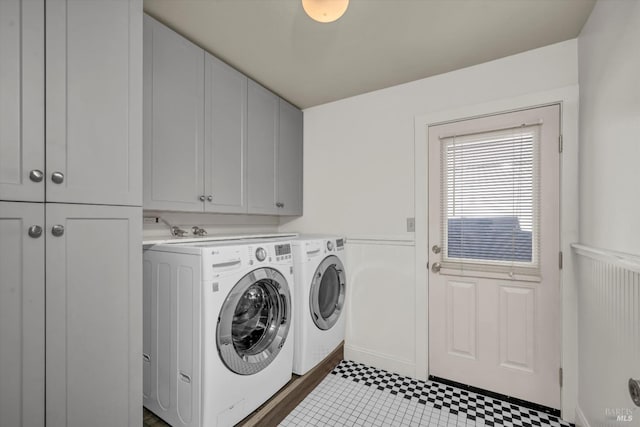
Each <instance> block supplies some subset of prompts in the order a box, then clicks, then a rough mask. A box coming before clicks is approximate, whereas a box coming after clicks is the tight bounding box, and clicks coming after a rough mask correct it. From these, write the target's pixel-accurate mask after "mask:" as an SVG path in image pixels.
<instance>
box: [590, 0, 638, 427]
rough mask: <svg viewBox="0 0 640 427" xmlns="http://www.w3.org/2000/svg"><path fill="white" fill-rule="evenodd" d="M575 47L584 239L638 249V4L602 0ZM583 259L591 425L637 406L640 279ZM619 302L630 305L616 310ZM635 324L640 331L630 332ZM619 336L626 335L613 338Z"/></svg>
mask: <svg viewBox="0 0 640 427" xmlns="http://www.w3.org/2000/svg"><path fill="white" fill-rule="evenodd" d="M578 46H579V74H580V211H581V220H580V236H581V242H582V243H583V244H585V245H589V246H593V247H597V248H602V249H605V250H613V251H618V252H626V253H628V254H635V255H639V254H640V221H639V220H638V213H639V212H640V191H638V183H640V167H639V165H638V161H639V160H640V140H639V139H638V135H640V2H638V1H620V0H618V1H611V0H609V1H602V0H601V1H599V2H598V3H597V4H596V6H595V8H594V9H593V12H592V14H591V16H590V18H589V20H588V21H587V23H586V25H585V26H584V28H583V29H582V32H581V34H580V37H579V38H578ZM585 262H586V261H585ZM585 262H583V263H582V265H583V270H581V274H582V279H583V280H582V281H581V282H580V284H579V293H580V324H579V329H580V335H579V336H580V343H579V356H580V370H579V383H580V387H579V392H578V403H579V407H580V411H581V412H582V416H581V417H583V419H582V420H580V421H581V423H582V424H585V425H587V424H590V425H592V426H597V425H605V424H606V425H614V424H615V425H619V424H620V423H616V422H615V420H611V419H607V415H608V414H606V413H605V410H606V409H607V408H609V409H615V408H626V409H638V408H636V407H635V406H634V405H633V403H632V402H631V399H630V398H629V396H628V393H627V390H626V383H625V381H626V379H628V378H629V377H632V376H633V377H635V378H638V377H640V361H639V360H638V359H637V357H638V356H637V355H638V354H640V352H639V350H638V348H639V347H638V345H640V343H638V334H637V331H638V329H637V325H638V319H639V317H638V316H639V314H638V307H640V292H639V288H638V285H639V283H638V281H637V274H636V279H635V285H632V286H631V288H630V289H632V290H631V292H630V293H629V292H627V293H626V294H624V292H623V291H619V289H624V288H623V287H622V286H623V285H624V286H627V285H626V284H624V283H622V284H621V285H620V286H612V284H611V283H610V281H611V280H618V281H619V278H622V277H628V278H630V279H631V276H630V275H628V274H629V273H624V274H625V275H620V274H618V275H616V274H609V275H602V274H600V275H598V274H594V270H593V267H584V265H585V264H584V263H585ZM602 268H605V267H598V269H600V270H601V269H602ZM606 268H609V267H606ZM633 288H635V293H634V291H633ZM614 291H615V292H614ZM618 292H619V293H622V294H623V297H620V295H619V294H618ZM592 295H597V298H596V300H597V301H598V303H599V305H598V306H597V307H595V306H594V305H593V303H591V304H590V303H589V301H590V300H593V298H592ZM621 302H622V303H623V305H625V306H627V307H632V308H633V309H632V310H631V311H629V310H628V309H627V310H626V311H625V310H623V309H621V308H618V307H619V305H618V304H620V303H621ZM612 308H614V310H613V315H611V311H612ZM621 313H624V314H627V315H628V316H625V318H624V319H622V320H623V322H613V320H614V319H617V317H618V316H620V315H621ZM620 325H623V326H624V325H630V328H627V327H621V326H620ZM633 327H635V334H633V333H631V332H630V331H633V330H634V329H633ZM621 335H624V336H626V337H627V339H626V340H623V341H622V342H616V341H615V339H617V338H618V337H619V336H621ZM623 424H626V423H623ZM628 424H629V425H636V426H638V425H640V412H638V411H635V413H634V414H633V422H632V423H628Z"/></svg>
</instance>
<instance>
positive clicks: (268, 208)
mask: <svg viewBox="0 0 640 427" xmlns="http://www.w3.org/2000/svg"><path fill="white" fill-rule="evenodd" d="M248 101H249V104H248V111H249V113H248V120H249V126H248V129H249V131H248V135H249V141H248V143H249V153H248V156H249V159H248V160H249V168H248V171H247V172H248V181H249V213H257V214H271V215H277V214H278V207H277V206H276V202H277V201H276V153H277V144H278V115H279V111H278V110H279V108H280V107H279V98H278V97H277V96H276V95H274V94H273V93H271V92H269V91H268V90H266V89H265V88H263V87H262V86H260V85H259V84H257V83H256V82H254V81H249V90H248Z"/></svg>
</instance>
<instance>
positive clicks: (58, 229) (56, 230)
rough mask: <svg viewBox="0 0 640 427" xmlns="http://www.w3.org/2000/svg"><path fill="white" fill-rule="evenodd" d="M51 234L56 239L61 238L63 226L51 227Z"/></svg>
mask: <svg viewBox="0 0 640 427" xmlns="http://www.w3.org/2000/svg"><path fill="white" fill-rule="evenodd" d="M51 234H53V235H54V236H56V237H60V236H62V235H63V234H64V225H60V224H58V225H54V226H53V227H51Z"/></svg>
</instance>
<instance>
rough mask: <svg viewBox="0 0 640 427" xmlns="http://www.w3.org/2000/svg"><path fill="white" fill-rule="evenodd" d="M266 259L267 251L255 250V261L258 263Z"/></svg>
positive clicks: (262, 249)
mask: <svg viewBox="0 0 640 427" xmlns="http://www.w3.org/2000/svg"><path fill="white" fill-rule="evenodd" d="M266 258H267V251H265V250H264V248H258V249H256V259H257V260H258V261H260V262H262V261H264V260H265V259H266Z"/></svg>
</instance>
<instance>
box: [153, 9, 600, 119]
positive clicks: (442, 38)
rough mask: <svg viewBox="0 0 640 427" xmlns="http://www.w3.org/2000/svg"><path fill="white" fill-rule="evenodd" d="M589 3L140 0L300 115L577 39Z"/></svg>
mask: <svg viewBox="0 0 640 427" xmlns="http://www.w3.org/2000/svg"><path fill="white" fill-rule="evenodd" d="M594 3H595V0H351V1H350V4H349V8H348V9H347V12H346V13H345V15H344V16H343V17H342V18H340V19H339V20H337V21H336V22H333V23H329V24H321V23H318V22H315V21H313V20H311V19H310V18H309V17H308V16H307V15H306V14H305V13H304V10H303V9H302V4H301V2H300V1H299V0H144V9H145V12H147V13H149V14H150V15H151V16H153V17H155V18H156V19H158V20H159V21H161V22H163V23H165V24H167V25H168V26H169V27H171V28H173V29H174V30H176V31H177V32H179V33H181V34H182V35H184V36H185V37H187V38H188V39H190V40H192V41H193V42H195V43H196V44H198V45H200V46H202V47H203V48H205V49H206V50H208V51H209V52H211V53H213V54H214V55H215V56H217V57H219V58H220V59H222V60H224V61H226V62H227V63H229V64H231V65H232V66H234V67H235V68H237V69H238V70H240V71H242V72H243V73H245V74H246V75H248V76H249V77H251V78H252V79H254V80H256V81H257V82H259V83H261V84H262V85H264V86H266V87H267V88H269V89H271V90H272V91H274V92H276V93H277V94H279V95H280V96H282V97H283V98H285V99H287V100H289V101H290V102H291V103H293V104H295V105H297V106H298V107H300V108H307V107H311V106H314V105H319V104H324V103H327V102H331V101H335V100H338V99H342V98H347V97H350V96H353V95H358V94H361V93H365V92H370V91H373V90H377V89H381V88H385V87H389V86H393V85H397V84H400V83H406V82H409V81H413V80H417V79H421V78H424V77H429V76H433V75H436V74H441V73H446V72H448V71H452V70H456V69H459V68H464V67H468V66H471V65H475V64H480V63H483V62H487V61H491V60H494V59H498V58H502V57H505V56H508V55H513V54H515V53H519V52H524V51H527V50H530V49H535V48H538V47H542V46H546V45H549V44H553V43H557V42H561V41H564V40H569V39H572V38H575V37H577V36H578V34H579V33H580V30H581V28H582V26H583V25H584V23H585V22H586V20H587V18H588V16H589V13H591V9H592V8H593V5H594Z"/></svg>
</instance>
